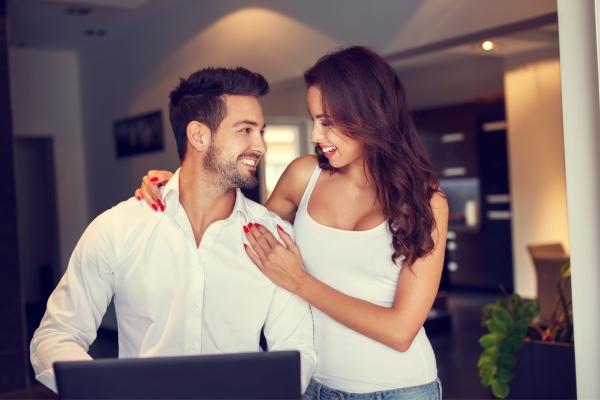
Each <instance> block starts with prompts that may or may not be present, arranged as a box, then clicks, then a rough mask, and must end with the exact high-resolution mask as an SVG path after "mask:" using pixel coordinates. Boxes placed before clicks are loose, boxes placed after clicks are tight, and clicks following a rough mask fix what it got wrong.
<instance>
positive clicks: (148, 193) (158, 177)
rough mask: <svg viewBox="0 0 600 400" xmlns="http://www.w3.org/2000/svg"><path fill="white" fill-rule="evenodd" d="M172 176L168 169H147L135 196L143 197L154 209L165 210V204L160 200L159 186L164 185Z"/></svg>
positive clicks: (139, 198)
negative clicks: (146, 173)
mask: <svg viewBox="0 0 600 400" xmlns="http://www.w3.org/2000/svg"><path fill="white" fill-rule="evenodd" d="M172 177H173V173H172V172H170V171H156V170H152V171H148V175H146V176H144V177H143V178H142V186H140V188H139V189H138V190H136V191H135V198H136V199H138V200H142V198H143V199H144V201H145V202H146V203H148V204H149V205H150V206H151V207H152V208H153V209H154V211H158V210H160V211H165V205H164V204H163V202H162V200H161V195H160V190H158V188H159V186H164V185H166V184H167V182H169V179H171V178H172Z"/></svg>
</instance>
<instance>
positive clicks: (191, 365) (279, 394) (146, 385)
mask: <svg viewBox="0 0 600 400" xmlns="http://www.w3.org/2000/svg"><path fill="white" fill-rule="evenodd" d="M54 373H55V374H56V383H57V387H58V395H59V397H60V398H61V399H100V398H102V399H124V398H146V399H159V398H162V399H164V398H171V399H184V398H185V399H234V398H238V399H239V398H244V399H292V398H295V399H299V398H300V395H301V393H300V353H298V352H297V351H281V352H259V353H240V354H223V355H202V356H184V357H157V358H127V359H102V360H95V361H72V362H56V363H55V364H54Z"/></svg>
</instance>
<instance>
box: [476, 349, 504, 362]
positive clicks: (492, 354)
mask: <svg viewBox="0 0 600 400" xmlns="http://www.w3.org/2000/svg"><path fill="white" fill-rule="evenodd" d="M499 355H500V349H499V348H498V347H497V346H493V347H488V348H487V349H485V350H483V353H481V357H488V358H490V359H491V360H492V361H493V362H496V359H497V358H498V356H499Z"/></svg>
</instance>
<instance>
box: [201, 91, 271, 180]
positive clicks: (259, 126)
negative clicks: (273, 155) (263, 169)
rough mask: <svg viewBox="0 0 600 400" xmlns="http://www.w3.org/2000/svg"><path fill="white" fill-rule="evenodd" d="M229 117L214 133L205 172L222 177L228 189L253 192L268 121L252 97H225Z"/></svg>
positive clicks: (207, 151)
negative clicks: (251, 190)
mask: <svg viewBox="0 0 600 400" xmlns="http://www.w3.org/2000/svg"><path fill="white" fill-rule="evenodd" d="M224 100H225V105H226V107H227V116H226V117H225V118H224V119H223V121H221V124H220V125H219V127H218V128H217V131H216V132H213V134H212V138H211V143H210V146H209V147H208V149H207V150H206V154H205V156H204V159H203V165H204V168H205V169H206V170H208V171H211V172H213V173H215V174H217V175H218V176H219V178H220V179H221V181H222V184H223V186H224V188H225V189H232V188H238V187H239V188H242V189H251V188H253V187H255V186H256V185H257V184H258V180H257V178H256V167H257V165H258V161H259V160H260V158H261V157H262V155H263V154H264V153H265V151H267V147H266V146H265V142H264V140H263V137H262V135H263V130H264V128H265V120H264V117H263V113H262V108H261V106H260V103H259V102H258V100H257V99H256V97H253V96H224Z"/></svg>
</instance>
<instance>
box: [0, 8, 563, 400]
mask: <svg viewBox="0 0 600 400" xmlns="http://www.w3.org/2000/svg"><path fill="white" fill-rule="evenodd" d="M0 3H5V4H4V6H5V7H4V8H5V18H6V24H5V28H6V29H5V35H6V41H7V54H8V59H7V60H6V66H7V67H8V82H7V85H8V86H7V87H6V88H5V92H7V93H8V94H9V95H10V101H9V104H8V105H9V106H10V110H11V114H6V116H7V118H6V121H5V122H6V123H7V124H10V123H11V121H12V130H10V129H11V128H10V126H8V129H9V132H12V135H13V139H12V140H13V142H12V143H14V146H13V154H12V157H14V174H15V175H14V176H15V180H14V189H12V190H13V192H14V193H15V195H16V199H17V204H16V211H15V216H16V219H11V221H12V222H11V223H13V224H14V226H15V227H16V228H14V229H16V232H17V233H18V235H17V237H14V236H15V235H13V236H11V237H10V240H8V239H7V240H6V241H5V244H4V246H8V249H7V250H6V251H5V250H3V251H4V252H5V253H7V254H9V253H10V257H13V258H14V259H15V260H18V264H16V265H20V267H19V268H20V269H19V270H18V271H17V273H14V271H13V272H11V273H6V274H4V278H3V283H2V284H1V285H2V290H4V293H5V294H3V296H6V298H7V299H9V300H6V301H7V302H9V301H12V300H11V299H13V298H15V299H18V301H19V304H20V306H19V307H20V309H19V310H22V311H19V312H18V313H17V312H16V311H15V313H14V315H13V314H10V315H9V314H6V313H5V314H2V315H7V316H6V317H2V318H4V321H5V322H6V323H7V324H12V325H5V326H11V327H13V328H14V332H17V331H18V333H10V334H8V333H5V335H7V337H9V338H10V340H9V342H10V343H12V344H11V346H13V347H12V348H10V349H8V350H7V351H6V352H4V353H2V352H0V376H1V378H0V392H2V391H4V392H5V393H9V394H7V396H8V395H10V396H16V395H18V396H24V397H27V396H38V397H43V396H48V397H52V395H51V394H50V393H48V392H45V391H44V390H43V388H40V387H39V386H37V385H36V384H35V382H34V379H32V375H31V374H32V372H31V371H30V367H29V365H28V361H27V360H28V356H27V354H25V355H24V354H23V351H25V353H26V352H27V350H23V343H26V345H25V349H27V348H28V341H29V339H30V337H31V334H32V333H33V330H35V328H36V327H37V325H38V324H39V320H40V318H41V316H42V315H43V312H44V309H45V301H46V299H47V297H48V295H49V294H50V292H51V291H52V290H53V288H54V286H55V285H56V283H57V282H58V280H59V279H60V277H61V276H62V274H63V273H64V269H65V268H66V265H67V262H68V259H69V257H70V254H71V252H72V250H73V248H74V246H75V244H76V243H77V240H78V239H79V237H80V236H81V234H82V232H83V231H84V229H85V228H86V226H87V225H88V224H89V223H90V221H91V220H92V219H94V218H95V217H96V216H97V215H98V214H100V213H101V212H103V211H104V210H106V209H108V208H110V207H112V206H113V205H115V204H117V203H119V202H120V201H123V200H125V199H127V198H129V197H131V196H132V194H133V191H134V189H135V188H137V187H138V186H139V184H140V180H141V177H142V176H143V175H145V174H146V172H147V171H148V170H149V169H167V170H171V171H174V170H175V169H177V168H178V167H179V159H178V157H177V153H176V146H175V141H174V138H173V134H172V131H171V128H170V125H169V122H168V111H167V104H168V93H169V92H170V91H171V90H172V89H173V88H174V87H175V86H176V85H177V83H178V81H179V78H180V77H187V76H188V75H189V74H190V73H191V72H193V71H195V70H198V69H201V68H204V67H207V66H228V67H233V66H244V67H246V68H248V69H250V70H252V71H256V72H259V73H261V74H263V75H264V76H265V78H266V79H267V80H268V81H269V83H270V86H271V91H270V93H269V95H268V96H266V97H265V98H262V99H261V103H262V106H263V111H264V115H265V118H266V121H267V125H268V127H267V130H266V133H265V141H266V142H267V146H268V148H269V151H268V153H267V155H266V157H265V158H264V162H262V163H261V168H260V185H259V187H258V188H257V190H256V191H253V192H249V193H248V196H249V197H252V198H254V199H255V200H257V201H262V202H264V200H265V199H266V198H268V196H269V194H270V192H271V191H272V189H273V187H274V185H275V183H276V182H277V179H278V178H279V176H280V175H281V173H282V172H283V170H284V169H285V167H286V166H287V164H288V163H289V162H290V161H291V160H292V159H294V158H295V157H298V156H301V155H304V154H308V153H311V152H312V145H311V144H310V141H309V133H310V130H311V126H312V121H311V120H310V118H309V114H308V111H307V106H306V88H305V86H304V83H303V81H302V73H303V71H304V70H305V69H306V68H307V67H309V66H310V65H312V64H313V63H314V62H315V61H316V60H317V59H318V58H319V57H320V56H322V55H324V54H325V53H327V52H328V51H330V50H332V49H335V48H337V47H340V46H346V45H353V44H357V45H368V46H372V47H373V48H374V49H375V50H377V51H378V52H379V53H380V54H382V55H383V56H384V57H386V59H387V60H388V61H389V62H390V63H391V64H392V66H393V67H394V68H395V69H396V71H397V73H398V75H399V77H400V79H401V80H402V82H403V84H404V85H405V88H406V92H407V95H408V101H409V104H410V106H411V108H412V110H413V112H414V116H415V121H416V124H417V128H418V130H419V134H420V135H421V138H422V141H423V143H424V145H425V147H426V148H427V151H428V152H429V154H430V156H431V158H432V161H433V163H434V164H435V166H436V168H437V170H438V173H439V179H440V183H441V186H442V188H443V189H444V190H445V191H446V193H447V194H448V198H449V203H450V221H449V223H450V228H449V232H448V247H447V252H446V265H445V272H444V278H443V280H442V285H441V288H440V294H439V295H438V300H437V301H436V307H435V309H434V310H433V312H432V315H431V316H430V320H428V325H426V329H427V331H428V334H429V335H430V337H431V340H432V343H433V345H434V348H435V351H436V355H437V357H438V368H439V373H440V377H441V379H442V382H443V384H444V397H446V398H489V396H490V394H489V389H486V388H483V387H481V385H480V383H479V376H478V372H477V359H478V357H479V354H480V352H481V348H480V347H479V344H478V343H477V339H478V338H479V336H481V335H482V334H483V333H485V329H484V328H481V327H480V316H481V312H480V311H481V307H482V306H483V305H484V304H486V303H488V302H491V301H494V299H495V297H496V295H497V294H498V293H500V290H501V289H500V288H503V289H502V290H505V291H506V292H508V293H512V292H516V293H519V294H520V295H521V296H523V297H524V298H527V299H533V298H536V297H538V284H539V283H538V280H539V277H538V275H539V274H538V272H536V266H535V263H534V258H533V257H532V254H531V250H528V248H529V247H532V246H533V247H535V246H537V245H548V244H554V245H560V246H561V248H560V249H559V250H558V253H557V254H558V255H557V257H559V258H560V257H562V259H566V260H568V254H569V236H568V229H567V203H566V187H565V159H564V147H563V146H564V145H563V128H562V126H563V125H562V111H561V89H560V69H559V68H560V61H559V51H558V38H559V31H558V25H557V4H556V1H555V0H527V1H522V0H486V1H481V0H403V1H394V0H329V1H326V2H322V1H316V0H303V1H291V0H228V1H220V0H202V1H198V0H2V1H1V2H0ZM6 66H5V67H4V68H6ZM3 140H4V139H3ZM11 170H12V166H10V167H7V168H6V169H5V171H7V173H8V171H11ZM10 173H11V174H12V172H10ZM10 179H12V178H9V179H8V180H10ZM11 184H12V183H11ZM7 190H8V192H10V190H9V189H7ZM11 193H12V192H11ZM17 238H18V239H17ZM19 271H20V272H19ZM551 301H554V300H553V298H552V300H551ZM552 305H553V304H552ZM19 329H21V330H19ZM10 332H13V331H12V330H10ZM11 340H12V341H11ZM115 342H116V320H115V318H114V313H111V312H108V313H107V316H106V317H105V320H104V321H103V325H102V328H101V331H100V333H99V337H98V341H97V343H96V344H95V345H94V347H93V349H92V350H91V352H92V353H94V352H96V353H95V354H96V355H97V356H98V357H106V356H116V347H115ZM15 349H17V350H15ZM24 371H26V372H24ZM25 387H28V388H29V389H27V390H21V388H25ZM14 390H17V392H14ZM19 390H21V391H19ZM15 393H17V394H15Z"/></svg>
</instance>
